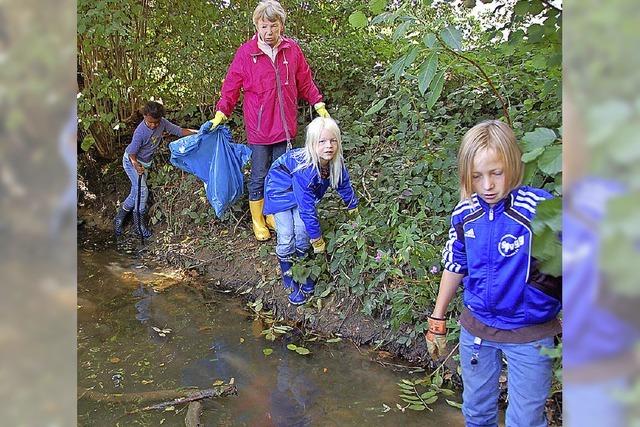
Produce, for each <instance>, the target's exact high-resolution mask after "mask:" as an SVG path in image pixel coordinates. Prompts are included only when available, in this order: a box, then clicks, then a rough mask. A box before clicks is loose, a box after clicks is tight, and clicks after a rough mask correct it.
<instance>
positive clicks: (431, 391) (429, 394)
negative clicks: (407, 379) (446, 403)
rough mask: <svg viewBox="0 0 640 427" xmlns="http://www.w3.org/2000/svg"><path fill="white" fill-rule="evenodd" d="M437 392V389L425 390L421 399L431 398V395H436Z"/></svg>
mask: <svg viewBox="0 0 640 427" xmlns="http://www.w3.org/2000/svg"><path fill="white" fill-rule="evenodd" d="M436 393H437V392H436V391H434V390H430V391H425V392H424V393H422V394H421V395H420V399H423V400H424V399H429V398H431V397H433V396H435V395H436Z"/></svg>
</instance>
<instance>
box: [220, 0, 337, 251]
mask: <svg viewBox="0 0 640 427" xmlns="http://www.w3.org/2000/svg"><path fill="white" fill-rule="evenodd" d="M285 20H286V13H285V11H284V9H283V8H282V6H281V5H280V3H278V2H277V1H274V0H267V1H263V2H260V3H259V4H258V6H257V7H256V9H255V10H254V12H253V23H254V25H255V27H256V34H255V35H254V36H253V37H252V38H251V40H249V41H247V42H245V43H244V44H243V45H242V46H240V48H239V49H238V50H237V51H236V54H235V56H234V58H233V61H232V62H231V65H230V66H229V70H228V71H227V76H226V77H225V79H224V83H223V84H222V94H221V98H220V100H219V101H218V104H217V105H216V114H215V117H214V118H213V119H212V120H211V129H213V128H214V127H216V126H218V125H219V124H220V123H223V122H224V121H225V120H227V118H228V117H229V116H231V113H232V112H233V109H234V108H235V106H236V103H237V102H238V97H239V96H240V91H241V90H242V91H243V93H244V101H243V105H242V113H243V117H244V124H245V129H246V132H247V142H248V143H249V147H250V148H251V153H252V154H251V177H250V179H249V208H250V210H251V218H252V222H253V232H254V234H255V236H256V239H257V240H259V241H263V240H268V239H269V238H270V237H271V235H270V234H269V230H268V228H267V224H269V226H270V228H271V229H274V224H273V218H267V220H266V221H265V218H264V216H263V214H262V207H263V205H264V179H265V177H266V175H267V172H268V171H269V167H270V166H271V163H273V161H275V160H276V159H277V158H278V157H280V156H281V155H282V154H284V153H285V151H287V149H288V148H290V147H291V142H292V141H293V140H294V139H295V137H296V133H297V130H298V129H297V111H298V99H300V98H302V99H304V100H306V101H307V102H309V103H310V104H312V105H313V106H314V108H315V110H316V111H317V112H318V114H319V115H320V116H322V117H325V118H328V117H329V113H328V112H327V110H326V108H325V105H324V103H323V102H322V95H321V94H320V91H319V90H318V88H317V87H316V85H315V83H314V82H313V78H312V76H311V69H310V68H309V64H308V63H307V60H306V59H305V57H304V55H303V53H302V50H301V49H300V46H298V44H297V43H296V42H295V41H293V40H292V39H290V38H287V37H284V35H283V32H284V23H285Z"/></svg>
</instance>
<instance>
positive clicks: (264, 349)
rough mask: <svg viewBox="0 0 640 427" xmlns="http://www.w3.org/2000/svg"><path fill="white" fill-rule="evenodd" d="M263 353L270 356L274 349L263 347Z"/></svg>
mask: <svg viewBox="0 0 640 427" xmlns="http://www.w3.org/2000/svg"><path fill="white" fill-rule="evenodd" d="M262 353H263V354H264V355H265V356H269V355H270V354H271V353H273V349H272V348H263V349H262Z"/></svg>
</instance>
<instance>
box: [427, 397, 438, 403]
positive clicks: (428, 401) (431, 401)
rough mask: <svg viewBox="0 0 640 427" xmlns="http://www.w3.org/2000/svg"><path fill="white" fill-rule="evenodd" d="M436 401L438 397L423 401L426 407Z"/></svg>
mask: <svg viewBox="0 0 640 427" xmlns="http://www.w3.org/2000/svg"><path fill="white" fill-rule="evenodd" d="M436 400H438V396H432V397H430V398H428V399H424V403H426V404H427V405H430V404H432V403H433V402H435V401H436Z"/></svg>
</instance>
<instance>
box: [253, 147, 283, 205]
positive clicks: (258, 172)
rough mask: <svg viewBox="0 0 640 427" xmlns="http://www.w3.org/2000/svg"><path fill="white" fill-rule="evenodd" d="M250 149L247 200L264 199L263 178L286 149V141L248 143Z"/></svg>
mask: <svg viewBox="0 0 640 427" xmlns="http://www.w3.org/2000/svg"><path fill="white" fill-rule="evenodd" d="M249 148H250V149H251V176H250V177H249V200H252V201H253V200H261V199H264V179H265V177H266V176H267V173H268V172H269V168H270V167H271V164H272V163H273V162H275V161H276V159H277V158H278V157H280V156H282V155H283V154H284V153H285V152H286V151H287V142H286V141H284V142H278V143H277V144H270V145H257V144H249Z"/></svg>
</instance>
